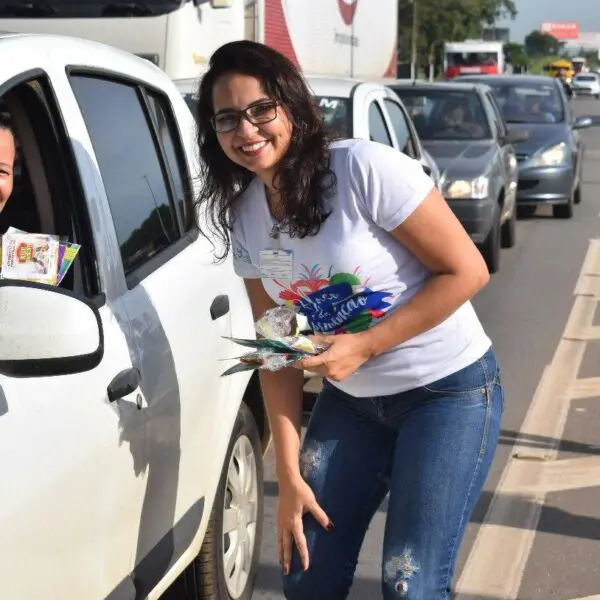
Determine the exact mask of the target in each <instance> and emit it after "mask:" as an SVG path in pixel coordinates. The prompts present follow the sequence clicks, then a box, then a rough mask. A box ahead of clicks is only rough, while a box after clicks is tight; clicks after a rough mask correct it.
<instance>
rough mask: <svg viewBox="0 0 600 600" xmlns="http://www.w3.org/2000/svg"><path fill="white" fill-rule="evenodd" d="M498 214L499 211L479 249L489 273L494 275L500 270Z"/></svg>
mask: <svg viewBox="0 0 600 600" xmlns="http://www.w3.org/2000/svg"><path fill="white" fill-rule="evenodd" d="M499 213H500V211H498V214H497V215H496V217H495V219H494V223H493V225H492V228H491V229H490V232H489V233H488V235H487V238H486V239H485V242H483V244H481V246H480V248H479V251H480V252H481V255H482V256H483V259H484V260H485V264H486V265H487V268H488V271H489V272H490V273H496V272H497V271H498V269H499V268H500V249H501V239H500V238H501V232H500V214H499Z"/></svg>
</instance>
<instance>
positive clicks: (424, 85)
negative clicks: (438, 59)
mask: <svg viewBox="0 0 600 600" xmlns="http://www.w3.org/2000/svg"><path fill="white" fill-rule="evenodd" d="M387 85H389V86H390V87H391V88H393V89H394V90H397V91H399V90H400V89H402V88H415V89H419V90H446V91H448V92H462V91H465V90H471V91H477V90H479V91H483V90H485V89H487V87H488V86H486V85H485V84H484V83H482V82H479V81H478V82H474V81H461V82H454V81H426V80H425V79H395V80H392V81H391V82H390V83H388V84H387Z"/></svg>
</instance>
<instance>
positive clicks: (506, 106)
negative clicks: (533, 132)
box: [486, 77, 565, 123]
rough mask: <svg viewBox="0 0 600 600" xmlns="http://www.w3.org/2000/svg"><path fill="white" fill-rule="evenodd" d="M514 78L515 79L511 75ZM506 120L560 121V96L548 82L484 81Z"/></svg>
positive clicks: (561, 119)
mask: <svg viewBox="0 0 600 600" xmlns="http://www.w3.org/2000/svg"><path fill="white" fill-rule="evenodd" d="M515 79H518V78H517V77H515ZM486 83H487V84H488V85H489V86H490V87H491V88H492V90H493V91H494V96H495V97H496V100H498V104H500V107H501V108H502V112H503V113H504V118H505V119H506V121H507V122H508V123H561V122H562V121H564V118H565V114H564V108H563V103H562V99H561V97H560V94H559V93H558V90H557V88H556V86H555V85H554V84H552V83H536V82H533V83H531V82H523V83H520V82H519V81H515V82H510V83H499V82H494V81H491V82H486Z"/></svg>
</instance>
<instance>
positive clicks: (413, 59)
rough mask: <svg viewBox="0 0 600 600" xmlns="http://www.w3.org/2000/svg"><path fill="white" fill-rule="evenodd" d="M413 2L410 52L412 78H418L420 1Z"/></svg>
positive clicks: (414, 0)
mask: <svg viewBox="0 0 600 600" xmlns="http://www.w3.org/2000/svg"><path fill="white" fill-rule="evenodd" d="M411 2H412V9H413V10H412V35H411V40H410V41H411V46H412V48H411V52H410V78H411V79H413V80H414V79H416V78H417V38H418V29H419V23H418V18H419V15H418V12H417V2H418V0H411Z"/></svg>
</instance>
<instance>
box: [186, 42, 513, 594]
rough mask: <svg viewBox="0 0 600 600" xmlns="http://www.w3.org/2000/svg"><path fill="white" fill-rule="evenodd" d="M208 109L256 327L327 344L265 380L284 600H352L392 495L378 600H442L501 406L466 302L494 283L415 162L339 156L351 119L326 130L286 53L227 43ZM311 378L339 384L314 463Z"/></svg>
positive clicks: (203, 128)
mask: <svg viewBox="0 0 600 600" xmlns="http://www.w3.org/2000/svg"><path fill="white" fill-rule="evenodd" d="M198 98H199V102H198V108H197V111H196V119H197V121H198V146H199V151H200V156H201V157H202V159H203V161H204V167H203V172H202V176H201V181H202V182H203V185H202V187H201V189H200V193H199V197H198V203H199V205H200V208H201V209H203V210H202V211H199V214H203V215H206V216H207V217H208V222H206V221H205V220H204V219H203V220H202V222H201V223H200V226H201V228H202V229H203V230H205V229H206V228H207V227H208V226H210V225H215V226H216V228H217V230H218V233H220V234H221V236H222V238H223V239H224V241H225V242H226V246H227V250H229V249H230V248H231V249H232V250H233V265H234V268H235V271H236V272H237V274H238V275H239V276H241V277H243V278H244V280H245V284H246V289H247V290H248V295H249V298H250V302H251V305H252V310H253V313H254V317H255V318H256V319H258V318H259V317H260V316H262V315H263V314H264V312H265V311H266V310H267V309H269V308H272V307H274V306H276V305H287V306H290V307H292V308H294V310H295V311H296V312H298V313H299V314H300V315H302V316H303V317H305V318H306V320H307V321H308V323H309V325H310V327H311V328H312V330H313V332H315V333H319V334H320V336H319V337H318V339H319V341H321V342H322V343H323V344H324V345H325V346H326V348H327V349H326V351H325V352H323V353H322V354H320V355H318V356H315V357H311V358H309V359H305V360H303V361H300V362H299V363H297V364H295V366H294V368H288V369H284V370H281V371H277V372H268V371H262V372H261V380H260V381H261V387H262V391H263V395H264V399H265V404H266V407H267V411H268V414H269V422H270V424H271V430H272V434H273V440H274V448H275V457H276V466H277V475H278V480H279V507H278V514H277V532H278V549H279V556H280V560H281V564H282V570H283V587H284V591H285V596H286V598H288V599H289V600H306V598H323V599H331V598H337V599H340V600H342V599H344V598H346V597H347V595H348V592H349V589H350V586H351V584H352V578H353V573H352V571H351V570H350V569H349V568H348V565H355V564H356V561H357V556H358V552H359V550H360V546H361V543H362V540H363V538H364V535H365V532H366V529H367V528H368V526H369V522H370V520H371V518H372V517H373V515H374V513H375V511H376V510H377V508H378V506H379V504H380V503H381V501H382V500H383V498H384V496H385V495H386V494H387V493H388V492H390V501H389V508H388V511H387V525H386V536H385V540H383V541H382V543H383V565H382V590H383V597H384V598H385V599H386V600H392V599H393V600H396V598H398V595H402V596H403V597H404V598H406V599H407V600H423V599H427V600H429V599H430V598H437V599H439V600H446V599H448V598H450V595H449V591H450V586H451V578H452V566H453V565H452V564H449V563H452V562H453V560H454V557H455V556H456V549H457V544H458V542H459V541H460V539H461V537H462V535H463V532H464V528H465V524H466V523H467V522H468V520H469V516H470V513H471V511H472V509H473V506H474V504H475V502H476V500H477V497H478V495H479V493H480V491H481V488H482V485H483V482H484V480H485V478H486V476H487V472H488V469H489V466H490V464H491V460H492V458H493V455H494V451H495V447H496V443H497V438H498V433H499V424H500V415H501V412H502V403H503V395H502V385H501V382H500V376H499V368H498V365H497V363H496V359H495V357H494V353H493V351H492V350H491V341H490V339H489V338H488V336H487V335H486V333H485V332H484V330H483V328H482V326H481V323H480V322H479V320H478V319H477V316H476V314H475V311H474V310H473V307H472V305H471V303H470V298H471V297H472V296H473V295H474V294H475V293H477V291H478V290H479V289H481V288H482V287H483V286H484V285H485V284H486V283H487V281H488V278H489V273H488V271H487V269H486V265H485V263H484V261H483V259H482V257H481V254H480V253H479V252H478V250H477V248H476V247H475V246H474V245H473V243H472V242H471V240H470V239H469V237H468V235H467V233H466V232H465V230H464V228H463V227H462V226H461V224H460V223H459V221H458V220H457V219H456V217H455V216H454V214H453V213H452V211H451V209H450V208H449V206H448V203H447V202H446V201H445V200H444V198H443V197H442V196H441V195H440V193H439V191H438V190H437V189H436V188H435V186H434V184H433V181H432V180H431V178H430V177H429V176H428V175H426V173H425V172H424V171H423V168H422V167H421V164H420V163H419V162H418V161H417V160H414V159H412V158H410V157H408V156H407V155H405V154H403V153H402V152H398V151H397V150H396V149H394V148H393V147H391V146H386V145H385V144H381V143H377V142H372V141H366V140H362V139H348V140H339V141H338V140H336V141H334V142H331V141H330V140H329V139H328V135H327V133H326V132H327V126H326V123H325V121H326V120H327V116H328V113H327V112H326V111H327V110H329V109H331V108H339V106H338V105H335V106H334V103H333V99H332V98H328V99H327V106H326V107H325V109H326V111H325V113H324V115H323V113H322V112H321V110H322V108H323V107H321V109H320V107H319V106H318V104H317V103H316V102H315V100H314V98H313V96H312V94H311V92H310V91H309V89H308V87H307V85H306V82H305V79H304V78H303V76H302V75H301V74H300V73H299V71H298V70H297V69H296V68H295V67H294V65H293V64H292V63H291V62H290V61H289V60H288V59H287V58H285V57H284V56H283V55H281V54H279V53H278V52H276V51H274V50H273V49H272V48H269V47H268V46H263V45H261V44H257V43H253V42H248V41H239V42H231V43H229V44H226V45H225V46H222V47H221V48H220V49H219V50H217V52H216V53H215V54H214V55H213V56H212V58H211V61H210V68H209V70H208V72H207V73H206V75H205V76H204V77H203V79H202V82H201V83H200V88H199V93H198ZM319 104H322V103H321V102H319ZM323 116H325V119H324V118H323ZM453 124H454V125H456V123H453ZM204 209H205V210H204ZM303 369H307V370H310V371H313V372H316V373H319V374H320V375H322V376H323V377H324V378H325V379H326V383H325V386H324V391H323V393H322V394H321V395H320V396H319V399H318V401H317V403H316V405H315V408H314V410H313V413H312V416H311V420H310V424H309V427H308V430H307V433H306V438H305V440H304V443H303V447H302V450H301V449H300V426H301V410H302V387H303ZM406 457H410V460H408V461H407V460H406ZM333 523H335V527H334V525H333ZM309 565H310V569H309V568H308V567H309Z"/></svg>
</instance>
